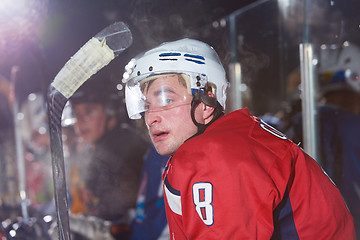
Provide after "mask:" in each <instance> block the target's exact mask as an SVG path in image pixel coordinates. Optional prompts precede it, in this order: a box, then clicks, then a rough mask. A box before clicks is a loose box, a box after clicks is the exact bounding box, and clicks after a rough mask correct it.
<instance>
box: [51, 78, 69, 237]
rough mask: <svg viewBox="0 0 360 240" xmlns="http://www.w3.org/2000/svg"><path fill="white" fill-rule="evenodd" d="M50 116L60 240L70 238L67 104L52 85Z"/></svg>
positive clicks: (65, 99)
mask: <svg viewBox="0 0 360 240" xmlns="http://www.w3.org/2000/svg"><path fill="white" fill-rule="evenodd" d="M48 97H49V99H48V114H49V130H50V143H51V145H50V149H51V159H52V171H53V183H54V192H55V204H56V209H57V211H56V219H57V224H58V233H59V239H60V240H65V239H66V240H67V239H71V238H70V224H69V205H68V199H67V187H66V178H65V164H64V152H63V142H62V130H61V115H62V111H63V109H64V106H65V104H66V102H67V100H68V99H67V98H65V97H64V96H63V95H62V94H61V93H60V92H58V91H57V90H55V89H54V88H53V87H52V86H51V85H50V87H49V95H48Z"/></svg>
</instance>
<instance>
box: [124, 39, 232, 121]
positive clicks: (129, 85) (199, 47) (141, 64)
mask: <svg viewBox="0 0 360 240" xmlns="http://www.w3.org/2000/svg"><path fill="white" fill-rule="evenodd" d="M174 73H178V74H182V75H183V76H184V77H185V79H186V80H188V81H189V87H190V88H191V89H188V90H189V92H193V91H194V90H199V91H202V90H204V89H205V88H207V87H208V86H209V85H211V86H212V89H213V94H214V95H215V98H216V100H217V102H218V103H219V104H220V105H221V106H222V108H223V110H225V102H226V89H227V87H228V81H227V79H226V73H225V70H224V67H223V66H222V64H221V61H220V59H219V56H218V55H217V53H216V52H215V50H214V49H213V48H212V47H211V46H209V45H208V44H206V43H203V42H201V41H198V40H194V39H188V38H185V39H181V40H177V41H174V42H166V43H163V44H161V45H160V46H158V47H156V48H153V49H151V50H149V51H147V52H145V53H143V54H141V55H139V56H138V57H136V58H134V59H132V60H131V61H130V62H129V63H128V64H127V65H126V66H125V73H124V75H123V82H124V83H126V86H125V100H126V107H127V111H128V115H129V117H130V118H131V119H138V118H141V115H140V113H142V112H145V111H146V107H145V106H144V102H145V100H146V98H145V96H144V95H143V94H142V91H141V88H140V84H141V82H144V81H147V80H148V79H149V78H154V77H155V76H156V75H164V74H174Z"/></svg>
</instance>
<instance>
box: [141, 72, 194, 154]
mask: <svg viewBox="0 0 360 240" xmlns="http://www.w3.org/2000/svg"><path fill="white" fill-rule="evenodd" d="M143 94H144V95H145V97H146V105H145V107H146V109H147V111H146V112H145V122H146V125H147V126H148V130H149V134H150V137H151V140H152V142H153V143H154V145H155V148H156V150H157V151H158V153H159V154H161V155H171V154H173V153H175V151H176V150H177V149H178V148H179V147H180V146H181V144H183V143H184V141H185V140H187V139H188V138H189V137H191V136H193V135H194V134H195V133H196V132H197V127H196V126H195V124H194V123H193V121H192V120H191V112H190V111H191V100H192V95H191V94H189V93H188V91H187V88H186V84H185V82H184V80H183V79H182V78H181V77H180V76H179V75H166V76H160V77H159V78H157V79H156V80H153V81H151V82H150V83H148V86H146V87H145V89H144V91H143Z"/></svg>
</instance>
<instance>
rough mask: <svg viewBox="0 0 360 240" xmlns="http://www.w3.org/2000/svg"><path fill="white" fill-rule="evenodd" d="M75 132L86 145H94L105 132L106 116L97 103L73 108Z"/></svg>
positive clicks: (78, 105)
mask: <svg viewBox="0 0 360 240" xmlns="http://www.w3.org/2000/svg"><path fill="white" fill-rule="evenodd" d="M74 113H75V117H76V123H75V130H76V132H77V134H78V135H79V136H80V138H81V139H82V140H83V141H84V142H86V143H94V142H96V141H97V140H99V139H100V138H101V137H102V136H103V135H104V132H105V127H106V114H105V111H104V108H103V106H102V105H101V104H99V103H79V104H76V105H75V106H74Z"/></svg>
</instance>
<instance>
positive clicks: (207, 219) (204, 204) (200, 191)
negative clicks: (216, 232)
mask: <svg viewBox="0 0 360 240" xmlns="http://www.w3.org/2000/svg"><path fill="white" fill-rule="evenodd" d="M193 201H194V204H195V209H196V211H197V213H198V214H199V216H200V218H201V219H202V220H203V222H204V223H205V224H206V225H207V226H211V225H212V224H213V223H214V207H213V205H212V201H213V187H212V185H211V183H208V182H201V183H195V184H194V185H193Z"/></svg>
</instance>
